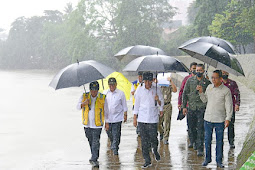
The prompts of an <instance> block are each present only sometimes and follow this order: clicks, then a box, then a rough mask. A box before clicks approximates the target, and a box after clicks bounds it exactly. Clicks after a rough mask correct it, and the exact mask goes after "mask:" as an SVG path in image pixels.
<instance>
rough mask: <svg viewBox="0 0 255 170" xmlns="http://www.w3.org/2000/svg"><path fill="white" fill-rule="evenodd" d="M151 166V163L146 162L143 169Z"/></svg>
mask: <svg viewBox="0 0 255 170" xmlns="http://www.w3.org/2000/svg"><path fill="white" fill-rule="evenodd" d="M149 166H151V163H150V162H149V163H147V162H145V164H143V166H141V168H148V167H149Z"/></svg>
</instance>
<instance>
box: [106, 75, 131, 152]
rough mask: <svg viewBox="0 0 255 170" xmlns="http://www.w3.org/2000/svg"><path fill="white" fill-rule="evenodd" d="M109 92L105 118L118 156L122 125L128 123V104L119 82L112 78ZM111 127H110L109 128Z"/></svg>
mask: <svg viewBox="0 0 255 170" xmlns="http://www.w3.org/2000/svg"><path fill="white" fill-rule="evenodd" d="M108 85H109V88H110V89H109V90H108V92H107V93H106V98H105V100H106V102H107V104H108V111H109V112H108V114H107V115H106V116H105V122H106V123H109V125H108V124H106V129H108V130H107V135H108V137H109V138H110V141H111V149H112V150H113V154H114V155H118V150H119V144H120V137H121V123H122V121H124V122H126V121H127V110H128V108H127V102H126V97H125V94H124V92H123V91H121V90H119V89H117V88H116V87H117V81H116V79H115V78H113V77H111V78H109V80H108ZM107 126H109V127H107Z"/></svg>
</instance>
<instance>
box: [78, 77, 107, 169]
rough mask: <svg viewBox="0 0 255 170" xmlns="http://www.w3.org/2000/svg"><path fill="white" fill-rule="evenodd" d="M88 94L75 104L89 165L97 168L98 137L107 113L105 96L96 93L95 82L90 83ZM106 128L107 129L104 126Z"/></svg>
mask: <svg viewBox="0 0 255 170" xmlns="http://www.w3.org/2000/svg"><path fill="white" fill-rule="evenodd" d="M89 89H90V92H87V93H83V95H82V96H81V97H80V99H79V102H78V104H77V109H79V110H82V123H83V125H84V131H85V135H86V137H87V138H88V142H89V145H90V150H91V155H92V156H91V158H90V160H89V162H90V164H91V165H92V166H94V167H99V162H98V158H99V149H100V136H101V131H102V128H103V125H104V115H105V112H107V111H108V108H107V104H106V103H105V95H104V94H101V93H99V92H98V90H99V84H98V82H97V81H95V82H92V83H90V85H89ZM106 127H109V126H107V125H106Z"/></svg>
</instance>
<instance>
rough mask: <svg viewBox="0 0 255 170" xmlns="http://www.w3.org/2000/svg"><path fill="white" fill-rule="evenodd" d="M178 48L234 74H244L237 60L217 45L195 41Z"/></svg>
mask: <svg viewBox="0 0 255 170" xmlns="http://www.w3.org/2000/svg"><path fill="white" fill-rule="evenodd" d="M179 49H181V50H182V51H184V52H186V53H187V54H189V55H190V56H191V57H194V58H196V59H199V60H201V61H203V62H205V63H207V64H209V65H211V66H213V67H215V68H217V69H221V70H225V71H227V72H229V73H232V74H234V75H236V76H244V72H243V69H242V67H241V65H240V63H239V62H238V60H237V59H236V58H235V57H234V56H232V55H231V54H229V53H228V52H227V51H226V50H224V49H223V48H221V47H219V46H217V45H213V44H210V43H206V42H196V43H192V44H188V45H186V46H182V47H179Z"/></svg>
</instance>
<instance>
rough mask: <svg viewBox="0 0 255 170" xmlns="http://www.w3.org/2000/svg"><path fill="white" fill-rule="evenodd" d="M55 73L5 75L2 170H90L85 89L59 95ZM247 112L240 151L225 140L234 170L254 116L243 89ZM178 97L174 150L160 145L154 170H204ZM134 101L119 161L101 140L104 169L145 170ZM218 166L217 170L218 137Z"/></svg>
mask: <svg viewBox="0 0 255 170" xmlns="http://www.w3.org/2000/svg"><path fill="white" fill-rule="evenodd" d="M54 74H55V73H53V72H49V71H42V70H29V71H0V78H1V83H0V96H1V97H0V98H1V107H0V169H1V170H23V169H24V170H27V169H33V170H37V169H38V170H43V169H47V170H70V169H71V170H84V169H92V168H91V165H90V164H89V161H88V160H89V158H90V149H89V145H88V142H87V139H86V138H85V135H84V131H83V126H82V124H81V113H80V111H78V110H76V104H77V102H78V99H79V97H80V95H81V94H82V92H83V91H84V90H83V88H82V87H80V88H69V89H61V90H57V91H55V90H54V89H52V88H51V87H49V86H48V85H49V83H50V81H51V79H52V78H53V76H54ZM238 85H239V88H240V91H241V100H242V103H241V108H240V111H239V112H237V113H236V123H235V127H236V142H235V144H236V148H235V149H229V145H228V142H227V133H226V131H225V138H224V143H225V145H224V160H223V162H224V164H225V166H226V169H234V168H235V163H236V158H237V155H238V153H239V152H240V150H241V147H242V143H243V141H244V138H245V135H246V133H247V131H248V128H249V123H250V121H251V119H252V116H253V114H254V108H255V102H254V101H255V95H254V93H253V92H252V91H251V90H250V89H247V88H246V87H245V86H243V85H241V84H240V83H238ZM177 96H178V94H177V93H175V94H173V97H172V99H173V101H172V105H173V115H172V124H171V133H170V138H169V142H170V143H169V145H164V144H163V143H162V142H160V143H159V145H160V148H159V151H160V154H161V157H162V160H161V162H159V163H156V162H155V161H153V162H152V163H153V166H152V167H150V168H149V169H202V167H201V163H202V162H203V158H201V157H197V156H196V151H194V150H193V149H188V148H187V131H186V130H187V127H186V119H184V120H182V121H177V120H176V118H177ZM131 105H132V103H131V100H130V101H128V106H129V112H128V121H127V123H124V124H123V125H122V137H121V144H120V150H119V156H113V155H112V153H111V151H110V149H109V142H108V140H107V135H106V133H105V131H104V130H103V131H102V135H101V148H100V158H99V162H100V169H116V170H117V169H130V170H132V169H140V166H141V165H142V164H143V162H144V161H143V158H142V152H141V141H140V138H139V137H137V135H136V133H135V128H134V127H133V125H132V113H131ZM212 148H213V149H212V155H213V160H212V161H213V162H212V163H211V164H209V165H208V166H207V169H216V163H215V150H214V148H215V134H214V139H213V145H212Z"/></svg>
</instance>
